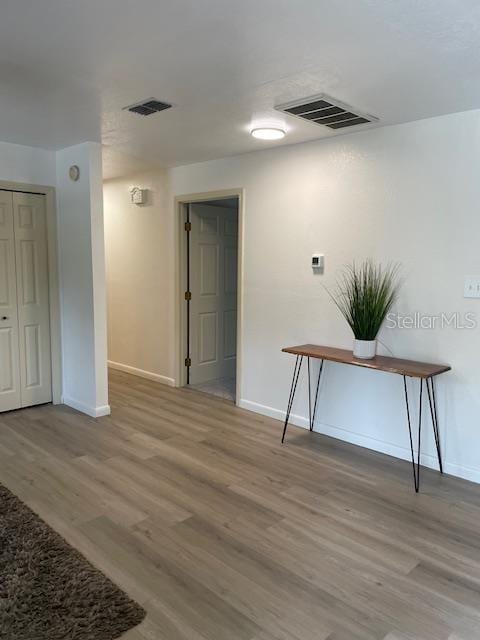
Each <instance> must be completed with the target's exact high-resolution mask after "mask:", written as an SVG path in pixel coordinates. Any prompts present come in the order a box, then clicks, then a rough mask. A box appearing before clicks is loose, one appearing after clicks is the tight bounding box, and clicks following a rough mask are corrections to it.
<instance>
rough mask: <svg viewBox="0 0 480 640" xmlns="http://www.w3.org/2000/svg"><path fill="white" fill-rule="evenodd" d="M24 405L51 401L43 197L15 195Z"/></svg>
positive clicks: (45, 232) (45, 225)
mask: <svg viewBox="0 0 480 640" xmlns="http://www.w3.org/2000/svg"><path fill="white" fill-rule="evenodd" d="M13 220H14V234H15V260H16V276H17V300H18V334H19V354H20V383H21V405H22V407H28V406H31V405H34V404H40V403H43V402H51V400H52V372H51V350H50V307H49V297H48V255H47V224H46V211H45V199H44V196H42V195H39V194H27V193H14V194H13Z"/></svg>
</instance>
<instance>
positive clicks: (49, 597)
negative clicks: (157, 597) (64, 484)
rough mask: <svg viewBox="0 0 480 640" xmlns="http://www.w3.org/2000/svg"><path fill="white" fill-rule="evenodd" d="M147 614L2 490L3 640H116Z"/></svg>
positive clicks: (0, 602) (0, 628) (0, 599)
mask: <svg viewBox="0 0 480 640" xmlns="http://www.w3.org/2000/svg"><path fill="white" fill-rule="evenodd" d="M144 616H145V611H144V610H143V609H142V608H141V607H140V606H139V605H138V604H136V603H135V602H133V601H132V600H130V598H129V597H128V596H127V595H126V594H125V593H124V592H123V591H121V590H120V589H119V588H118V587H116V586H115V585H114V584H113V583H112V582H111V581H110V580H109V579H108V578H107V577H106V576H104V575H103V573H101V572H100V571H99V570H98V569H95V568H94V567H93V566H92V565H91V564H90V563H89V562H88V561H87V560H86V559H85V558H84V557H83V556H82V555H81V554H80V553H79V552H78V551H76V550H75V549H73V548H72V547H71V546H70V545H69V544H67V543H66V542H65V540H64V539H63V538H62V537H61V536H60V535H59V534H58V533H56V532H55V531H53V530H52V529H51V528H50V527H49V526H48V525H47V524H45V522H43V520H41V519H40V518H39V517H38V516H37V515H35V514H34V513H33V511H31V510H30V509H29V508H28V507H27V506H26V505H24V504H23V502H21V500H19V499H18V498H17V497H16V496H14V495H13V494H12V493H11V492H10V491H9V490H8V489H6V488H5V487H3V486H2V485H0V638H1V640H113V639H114V638H119V637H120V636H121V635H122V634H123V633H125V632H126V631H128V629H131V628H132V627H134V626H136V625H137V624H139V623H140V622H141V621H142V620H143V618H144Z"/></svg>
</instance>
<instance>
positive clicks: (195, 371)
mask: <svg viewBox="0 0 480 640" xmlns="http://www.w3.org/2000/svg"><path fill="white" fill-rule="evenodd" d="M190 222H191V224H192V229H191V234H190V290H191V293H192V300H191V302H190V358H191V360H192V364H191V367H190V383H191V384H199V383H202V382H208V381H209V380H215V379H218V378H233V377H234V376H235V368H236V344H237V337H236V331H237V326H236V325H237V227H238V225H237V212H236V211H235V210H232V209H228V208H226V207H213V206H209V205H202V204H194V205H190Z"/></svg>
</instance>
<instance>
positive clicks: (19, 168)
mask: <svg viewBox="0 0 480 640" xmlns="http://www.w3.org/2000/svg"><path fill="white" fill-rule="evenodd" d="M0 180H5V181H6V182H24V183H25V184H35V185H41V186H52V187H53V186H55V182H56V169H55V152H54V151H46V150H45V149H37V148H36V147H25V146H22V145H20V144H10V143H8V142H0Z"/></svg>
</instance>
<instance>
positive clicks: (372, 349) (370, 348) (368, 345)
mask: <svg viewBox="0 0 480 640" xmlns="http://www.w3.org/2000/svg"><path fill="white" fill-rule="evenodd" d="M376 353H377V341H376V340H357V339H355V340H354V343H353V355H354V357H355V358H362V360H370V359H371V358H374V357H375V355H376Z"/></svg>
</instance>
